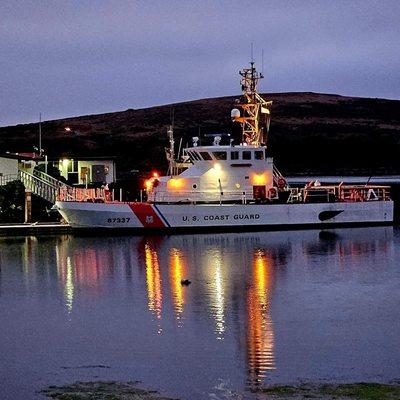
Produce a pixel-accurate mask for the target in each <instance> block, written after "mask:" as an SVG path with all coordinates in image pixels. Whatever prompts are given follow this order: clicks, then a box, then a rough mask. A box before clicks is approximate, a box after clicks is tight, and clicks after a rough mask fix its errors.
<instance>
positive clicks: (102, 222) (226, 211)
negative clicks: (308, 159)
mask: <svg viewBox="0 0 400 400" xmlns="http://www.w3.org/2000/svg"><path fill="white" fill-rule="evenodd" d="M56 207H57V209H58V210H59V212H60V213H61V215H62V216H63V218H64V219H65V220H66V221H67V222H68V223H69V224H70V225H71V226H72V227H73V228H108V229H116V228H117V229H120V228H124V229H127V228H130V229H137V230H148V229H150V230H174V229H175V230H180V229H199V228H208V229H212V228H219V229H221V230H223V229H237V230H239V229H242V228H243V229H257V228H262V227H265V228H267V229H268V228H270V229H280V228H286V227H295V226H305V227H307V226H310V227H311V226H322V225H346V224H353V225H354V224H365V225H374V224H391V223H392V222H393V201H368V202H349V203H345V202H343V203H341V202H338V203H312V204H311V203H302V204H246V205H243V204H222V205H218V204H217V205H216V204H213V205H210V204H207V205H206V204H204V205H199V204H197V205H192V204H182V205H177V204H149V203H90V202H73V201H68V202H63V201H58V202H57V203H56Z"/></svg>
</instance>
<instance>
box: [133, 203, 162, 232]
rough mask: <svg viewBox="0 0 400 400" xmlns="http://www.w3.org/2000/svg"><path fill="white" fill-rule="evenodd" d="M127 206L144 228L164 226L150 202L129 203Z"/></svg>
mask: <svg viewBox="0 0 400 400" xmlns="http://www.w3.org/2000/svg"><path fill="white" fill-rule="evenodd" d="M129 207H130V208H131V210H132V211H133V212H134V213H135V215H136V216H137V218H138V219H139V221H140V222H141V223H142V225H143V226H144V227H145V228H165V224H164V222H163V221H162V219H161V218H160V217H159V216H158V215H157V213H156V212H155V210H154V208H153V206H152V205H151V204H146V203H131V204H129Z"/></svg>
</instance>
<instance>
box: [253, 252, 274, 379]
mask: <svg viewBox="0 0 400 400" xmlns="http://www.w3.org/2000/svg"><path fill="white" fill-rule="evenodd" d="M272 274H273V270H272V260H271V258H268V253H267V252H265V251H264V250H262V249H256V250H255V251H254V253H253V268H252V275H251V283H250V286H249V288H248V290H247V340H246V343H247V359H248V370H249V384H250V386H251V387H254V386H256V385H258V384H260V383H262V381H263V378H264V377H265V374H266V372H267V371H268V370H273V369H275V360H274V331H273V323H272V319H271V315H270V299H271V289H272V282H271V280H272Z"/></svg>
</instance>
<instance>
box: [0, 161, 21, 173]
mask: <svg viewBox="0 0 400 400" xmlns="http://www.w3.org/2000/svg"><path fill="white" fill-rule="evenodd" d="M17 174H18V160H14V159H12V158H6V157H0V176H6V175H17Z"/></svg>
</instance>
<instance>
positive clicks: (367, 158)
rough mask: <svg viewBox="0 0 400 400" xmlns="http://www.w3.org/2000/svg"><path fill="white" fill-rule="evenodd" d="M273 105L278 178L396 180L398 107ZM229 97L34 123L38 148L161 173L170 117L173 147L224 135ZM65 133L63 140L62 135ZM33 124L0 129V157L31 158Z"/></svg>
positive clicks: (310, 98)
mask: <svg viewBox="0 0 400 400" xmlns="http://www.w3.org/2000/svg"><path fill="white" fill-rule="evenodd" d="M265 97H266V98H268V99H271V100H273V102H274V104H273V108H272V122H271V129H270V136H269V149H270V154H271V155H272V156H273V157H274V158H275V162H276V163H277V165H278V167H279V168H280V169H281V170H282V171H283V172H285V173H290V174H296V173H297V174H298V173H323V174H336V173H352V172H354V173H365V174H369V173H373V174H379V173H399V172H400V101H398V100H385V99H371V98H355V97H345V96H339V95H329V94H317V93H277V94H269V95H265ZM235 98H236V97H221V98H212V99H202V100H196V101H189V102H184V103H178V104H173V105H165V106H158V107H151V108H146V109H138V110H134V109H129V110H126V111H121V112H113V113H107V114H99V115H87V116H80V117H75V118H68V119H60V120H54V121H47V122H44V123H42V132H43V148H44V149H45V150H46V152H47V153H48V154H49V156H50V157H58V156H60V155H66V154H69V155H74V154H75V155H80V156H83V155H90V156H94V155H113V156H117V158H118V166H119V170H120V171H122V172H124V171H125V172H126V171H130V170H132V169H140V170H143V171H145V170H149V169H152V168H155V167H156V168H163V167H165V165H166V163H165V161H164V160H165V157H164V147H166V146H167V137H166V128H167V126H168V125H169V122H170V115H171V109H172V108H173V109H174V115H175V137H176V142H177V143H178V142H179V139H180V138H181V137H182V138H183V143H184V144H186V143H187V142H189V143H190V138H191V137H192V136H198V135H199V129H200V133H202V134H204V133H207V132H228V131H229V130H230V129H231V121H230V110H231V109H232V106H233V103H234V100H235ZM66 127H69V128H70V129H71V131H70V132H67V131H66V130H65V128H66ZM37 132H38V125H37V124H25V125H16V126H10V127H3V128H0V152H4V151H19V152H22V151H32V146H33V145H35V144H37V141H38V140H37V136H38V134H37Z"/></svg>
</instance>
